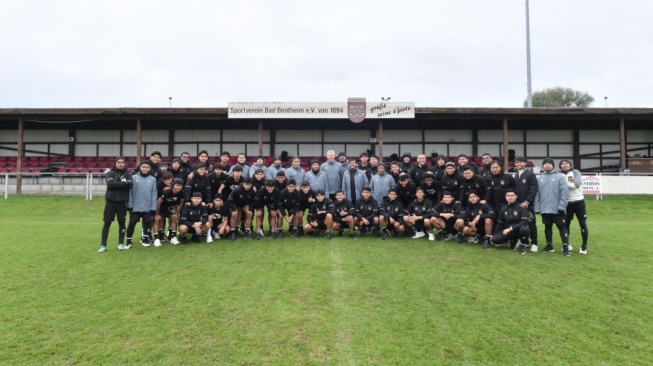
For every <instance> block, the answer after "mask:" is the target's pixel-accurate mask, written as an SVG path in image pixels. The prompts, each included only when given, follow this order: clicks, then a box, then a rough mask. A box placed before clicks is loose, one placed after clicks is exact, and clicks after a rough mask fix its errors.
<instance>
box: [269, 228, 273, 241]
mask: <svg viewBox="0 0 653 366" xmlns="http://www.w3.org/2000/svg"><path fill="white" fill-rule="evenodd" d="M268 236H269V237H271V238H272V239H274V231H272V230H270V231H269V232H268Z"/></svg>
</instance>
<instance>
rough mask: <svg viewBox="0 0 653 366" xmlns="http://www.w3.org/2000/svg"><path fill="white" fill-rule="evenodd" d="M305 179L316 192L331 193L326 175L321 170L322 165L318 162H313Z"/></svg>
mask: <svg viewBox="0 0 653 366" xmlns="http://www.w3.org/2000/svg"><path fill="white" fill-rule="evenodd" d="M304 179H305V180H307V181H308V184H310V185H311V189H312V190H314V191H316V192H317V190H318V189H321V190H323V191H324V192H325V193H327V194H328V193H329V182H328V181H327V177H326V173H325V172H323V171H321V170H320V163H319V162H318V161H317V160H311V169H310V170H309V171H308V172H306V174H304Z"/></svg>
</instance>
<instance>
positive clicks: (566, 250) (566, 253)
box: [562, 245, 569, 257]
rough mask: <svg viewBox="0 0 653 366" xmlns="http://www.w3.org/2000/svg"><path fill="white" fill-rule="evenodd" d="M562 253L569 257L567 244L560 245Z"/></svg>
mask: <svg viewBox="0 0 653 366" xmlns="http://www.w3.org/2000/svg"><path fill="white" fill-rule="evenodd" d="M562 255H564V256H565V257H569V245H563V246H562Z"/></svg>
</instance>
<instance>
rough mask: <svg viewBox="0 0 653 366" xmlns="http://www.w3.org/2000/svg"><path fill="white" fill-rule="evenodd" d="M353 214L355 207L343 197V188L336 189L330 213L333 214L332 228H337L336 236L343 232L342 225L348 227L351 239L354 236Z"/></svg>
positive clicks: (354, 223)
mask: <svg viewBox="0 0 653 366" xmlns="http://www.w3.org/2000/svg"><path fill="white" fill-rule="evenodd" d="M355 214H356V209H355V208H354V204H353V203H351V201H349V200H348V199H346V198H345V192H344V191H343V190H341V189H340V190H337V191H336V200H335V201H334V202H333V208H332V210H331V215H332V216H333V229H335V230H338V236H342V234H343V232H344V229H343V227H344V226H345V225H347V226H348V227H349V237H350V238H352V239H355V238H356V237H355V236H354V228H355V227H356V220H355V219H354V215H355Z"/></svg>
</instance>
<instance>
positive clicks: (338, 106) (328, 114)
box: [228, 98, 415, 123]
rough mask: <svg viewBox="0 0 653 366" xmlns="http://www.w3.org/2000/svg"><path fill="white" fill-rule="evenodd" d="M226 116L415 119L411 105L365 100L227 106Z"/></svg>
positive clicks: (354, 120) (353, 120) (357, 120)
mask: <svg viewBox="0 0 653 366" xmlns="http://www.w3.org/2000/svg"><path fill="white" fill-rule="evenodd" d="M228 112H229V118H301V119H305V118H334V119H335V118H342V119H347V118H348V119H350V120H351V121H352V122H355V123H358V122H362V121H363V120H364V119H368V118H370V119H377V118H390V119H392V118H415V103H413V102H375V103H371V102H366V101H365V98H350V100H349V101H348V102H343V103H338V102H333V103H329V102H319V103H285V102H262V103H255V102H253V103H248V102H243V103H241V102H230V103H229V107H228Z"/></svg>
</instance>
